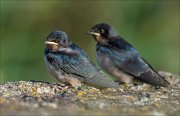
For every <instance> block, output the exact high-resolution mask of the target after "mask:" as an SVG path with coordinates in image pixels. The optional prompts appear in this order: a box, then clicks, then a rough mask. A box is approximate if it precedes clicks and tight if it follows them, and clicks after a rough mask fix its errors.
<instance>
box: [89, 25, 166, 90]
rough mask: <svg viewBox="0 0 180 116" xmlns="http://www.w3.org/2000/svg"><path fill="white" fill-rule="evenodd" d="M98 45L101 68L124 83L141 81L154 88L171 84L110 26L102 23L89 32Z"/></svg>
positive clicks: (98, 58) (97, 56)
mask: <svg viewBox="0 0 180 116" xmlns="http://www.w3.org/2000/svg"><path fill="white" fill-rule="evenodd" d="M88 34H90V35H92V36H93V38H94V39H95V41H97V44H96V59H97V62H98V64H99V65H100V67H102V69H104V70H105V71H106V72H107V73H109V74H110V75H112V76H114V77H116V79H117V80H118V81H120V82H123V83H132V82H133V80H139V81H142V82H145V83H148V84H151V85H154V86H164V87H166V86H168V85H169V83H168V82H167V81H166V80H164V78H163V77H162V76H161V75H160V74H158V72H156V71H155V70H154V69H153V68H152V67H151V66H150V65H149V64H148V63H147V62H146V61H145V60H144V59H143V58H142V57H141V56H140V55H139V54H138V52H137V50H136V49H135V48H134V47H133V46H132V45H130V44H129V43H128V42H127V41H125V40H124V39H123V38H122V37H120V36H118V35H117V34H116V33H115V31H114V30H113V29H112V27H111V26H110V25H109V24H105V23H100V24H97V25H95V26H93V27H92V28H91V30H90V32H88Z"/></svg>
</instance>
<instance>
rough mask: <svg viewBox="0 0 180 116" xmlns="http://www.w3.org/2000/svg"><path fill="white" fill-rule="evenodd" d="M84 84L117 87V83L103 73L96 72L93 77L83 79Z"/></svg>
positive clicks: (98, 86)
mask: <svg viewBox="0 0 180 116" xmlns="http://www.w3.org/2000/svg"><path fill="white" fill-rule="evenodd" d="M85 82H86V84H89V85H91V86H95V87H97V88H118V87H119V84H118V83H116V82H114V81H113V80H112V79H111V78H109V77H108V76H106V75H105V74H104V73H101V72H97V73H96V74H95V75H94V76H93V77H91V78H87V79H86V80H85Z"/></svg>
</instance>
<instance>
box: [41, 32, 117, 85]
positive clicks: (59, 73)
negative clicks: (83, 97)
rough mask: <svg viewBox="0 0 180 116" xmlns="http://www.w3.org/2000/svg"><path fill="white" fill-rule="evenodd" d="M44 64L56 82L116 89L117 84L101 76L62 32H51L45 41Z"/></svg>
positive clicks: (80, 50) (84, 54)
mask: <svg viewBox="0 0 180 116" xmlns="http://www.w3.org/2000/svg"><path fill="white" fill-rule="evenodd" d="M45 44H46V45H47V47H46V48H45V52H44V54H45V62H46V64H47V67H48V70H49V72H50V73H51V74H52V75H53V76H54V77H56V79H57V80H59V81H61V82H64V83H69V84H71V85H72V86H73V87H79V86H81V85H82V83H84V84H87V85H91V86H94V87H97V88H118V87H119V84H117V83H116V82H114V81H113V80H111V79H110V78H109V77H107V76H106V75H103V74H102V73H101V72H100V70H99V69H97V68H96V66H95V65H94V64H93V63H92V62H91V61H89V59H88V56H87V54H86V53H85V52H84V51H83V50H82V49H81V48H79V47H78V46H77V45H76V44H74V43H72V42H71V41H70V40H69V38H68V36H67V34H66V33H65V32H63V31H53V32H51V33H50V35H49V36H48V37H47V41H45Z"/></svg>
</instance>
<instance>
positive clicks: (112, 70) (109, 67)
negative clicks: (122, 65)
mask: <svg viewBox="0 0 180 116" xmlns="http://www.w3.org/2000/svg"><path fill="white" fill-rule="evenodd" d="M96 59H97V62H98V64H99V65H100V67H102V68H103V69H104V70H105V71H106V72H107V73H109V74H110V75H112V76H114V77H115V78H116V79H117V80H119V81H120V82H123V83H132V81H133V78H134V77H132V76H130V75H128V74H125V73H124V72H123V71H121V70H120V69H118V68H116V67H115V66H113V63H112V62H113V61H112V60H110V59H109V58H108V57H102V56H101V57H98V58H97V57H96Z"/></svg>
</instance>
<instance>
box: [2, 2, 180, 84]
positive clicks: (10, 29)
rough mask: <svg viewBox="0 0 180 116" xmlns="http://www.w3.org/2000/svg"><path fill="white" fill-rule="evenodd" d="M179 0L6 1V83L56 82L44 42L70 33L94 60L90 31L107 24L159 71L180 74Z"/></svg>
mask: <svg viewBox="0 0 180 116" xmlns="http://www.w3.org/2000/svg"><path fill="white" fill-rule="evenodd" d="M179 7H180V6H179V1H144V2H143V1H139V0H137V1H131V0H128V1H98V2H95V1H51V2H50V1H21V0H20V1H13V0H11V1H8V0H1V14H0V16H1V17H0V19H1V24H0V25H1V34H0V40H1V43H0V46H1V67H0V73H1V82H7V81H16V80H41V81H56V80H55V79H54V78H53V77H52V76H51V75H50V74H49V73H48V72H47V70H46V67H45V63H44V60H43V54H44V53H43V52H44V47H45V45H44V41H45V39H46V37H47V35H48V34H49V33H50V32H51V31H52V30H55V29H59V30H63V31H65V32H67V33H68V34H69V36H70V38H71V40H72V41H73V42H75V43H76V44H77V45H79V46H80V47H81V48H83V49H84V50H85V51H86V52H87V53H88V55H89V57H90V59H91V60H92V61H93V62H96V60H95V55H94V54H95V42H94V40H93V39H92V38H91V37H89V36H87V35H85V34H84V33H85V32H86V31H88V30H89V29H90V27H91V26H93V25H94V24H96V23H99V22H106V23H109V24H111V25H113V27H114V28H115V29H116V31H117V32H118V33H119V34H120V35H121V36H122V37H124V38H125V39H126V40H127V41H129V42H130V43H131V44H132V45H133V46H134V47H136V48H137V50H138V51H139V52H140V54H141V55H142V57H144V58H145V59H146V60H147V61H148V62H149V63H150V64H151V65H152V66H153V67H154V68H155V69H157V70H164V71H169V72H173V73H179V21H180V19H179V14H180V13H179V11H180V10H179Z"/></svg>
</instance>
